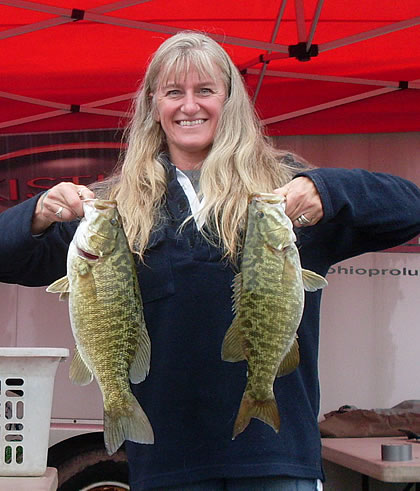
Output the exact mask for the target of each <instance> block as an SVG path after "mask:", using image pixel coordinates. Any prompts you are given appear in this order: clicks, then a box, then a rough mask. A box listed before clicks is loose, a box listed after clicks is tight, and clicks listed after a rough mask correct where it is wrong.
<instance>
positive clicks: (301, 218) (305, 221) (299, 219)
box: [296, 213, 311, 225]
mask: <svg viewBox="0 0 420 491" xmlns="http://www.w3.org/2000/svg"><path fill="white" fill-rule="evenodd" d="M296 221H297V222H298V223H299V225H308V223H311V221H310V220H309V219H308V218H306V217H305V215H304V214H303V213H302V215H300V216H299V217H297V218H296Z"/></svg>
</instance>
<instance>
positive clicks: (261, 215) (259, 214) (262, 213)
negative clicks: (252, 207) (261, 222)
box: [256, 211, 264, 218]
mask: <svg viewBox="0 0 420 491" xmlns="http://www.w3.org/2000/svg"><path fill="white" fill-rule="evenodd" d="M256 215H257V218H264V212H263V211H257V213H256Z"/></svg>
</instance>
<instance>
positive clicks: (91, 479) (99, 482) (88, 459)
mask: <svg viewBox="0 0 420 491" xmlns="http://www.w3.org/2000/svg"><path fill="white" fill-rule="evenodd" d="M60 460H61V462H60V463H59V464H58V465H55V467H56V468H57V470H58V489H57V491H125V490H128V489H130V488H129V486H128V464H127V457H126V454H125V451H124V450H123V449H120V450H118V451H117V452H116V453H115V454H114V455H112V456H109V455H108V454H107V453H106V451H105V448H104V446H103V444H102V445H101V444H96V445H92V446H89V447H86V446H84V447H82V448H80V447H79V449H77V448H75V449H74V451H73V452H68V453H67V456H66V458H64V459H60Z"/></svg>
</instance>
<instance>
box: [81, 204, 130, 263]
mask: <svg viewBox="0 0 420 491" xmlns="http://www.w3.org/2000/svg"><path fill="white" fill-rule="evenodd" d="M83 210H84V217H83V218H82V220H81V222H80V224H79V226H78V228H77V230H76V233H75V235H74V238H73V242H74V244H75V246H76V248H77V253H78V255H79V256H80V257H82V258H84V259H88V260H92V261H94V260H98V259H99V258H102V257H104V256H108V255H109V254H111V253H112V252H113V251H114V249H115V245H116V241H117V237H118V234H119V233H120V231H121V230H122V220H121V217H120V215H119V213H118V210H117V202H116V201H113V200H101V199H87V200H84V202H83Z"/></svg>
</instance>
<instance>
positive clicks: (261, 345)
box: [222, 193, 327, 438]
mask: <svg viewBox="0 0 420 491" xmlns="http://www.w3.org/2000/svg"><path fill="white" fill-rule="evenodd" d="M284 208H285V207H284V198H283V197H282V196H280V195H277V194H261V193H258V194H257V193H256V194H254V195H251V197H250V201H249V205H248V217H247V229H246V233H245V242H244V247H243V253H242V263H241V270H240V273H239V274H238V275H237V277H236V278H235V282H234V295H233V298H234V305H233V310H234V312H235V317H234V320H233V322H232V325H231V326H230V328H229V329H228V331H227V333H226V335H225V338H224V340H223V346H222V359H223V360H225V361H230V362H236V361H240V360H246V361H247V364H248V373H247V385H246V387H245V391H244V394H243V397H242V401H241V403H240V407H239V411H238V416H237V418H236V421H235V424H234V430H233V438H235V437H236V436H237V435H238V434H239V433H241V432H242V431H244V429H245V428H246V427H247V426H248V424H249V422H250V420H251V418H257V419H260V420H262V421H264V422H265V423H267V424H269V425H270V426H271V427H272V428H273V429H274V430H275V431H276V432H278V431H279V429H280V415H279V412H278V407H277V403H276V400H275V397H274V391H273V384H274V380H275V378H276V377H277V376H282V375H287V374H288V373H290V372H291V371H293V370H294V369H296V367H297V366H298V364H299V349H298V345H297V336H296V332H297V329H298V326H299V323H300V319H301V317H302V313H303V307H304V289H307V290H310V291H315V290H317V289H318V288H323V287H324V286H325V285H326V284H327V282H326V280H325V279H324V278H323V277H322V276H319V275H317V274H316V273H313V272H312V271H307V270H303V269H302V268H301V265H300V258H299V253H298V250H297V248H296V245H295V240H296V237H295V234H294V232H293V226H292V223H291V221H290V219H289V218H288V217H287V215H286V213H285V209H284Z"/></svg>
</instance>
